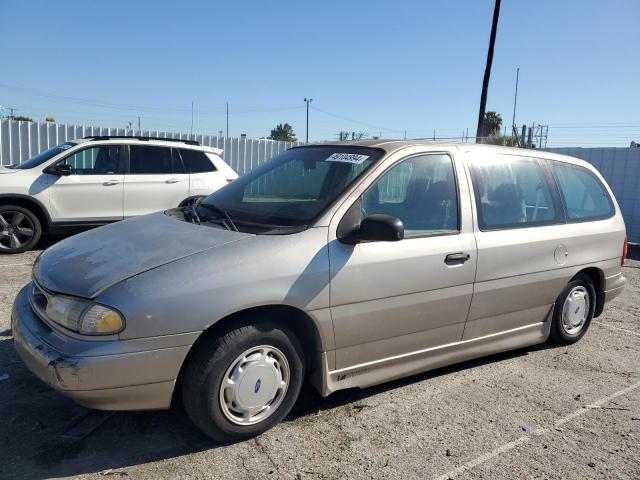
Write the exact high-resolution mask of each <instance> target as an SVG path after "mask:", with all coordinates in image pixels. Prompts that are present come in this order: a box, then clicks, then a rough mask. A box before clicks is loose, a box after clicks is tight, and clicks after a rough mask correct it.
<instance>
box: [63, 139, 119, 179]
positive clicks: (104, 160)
mask: <svg viewBox="0 0 640 480" xmlns="http://www.w3.org/2000/svg"><path fill="white" fill-rule="evenodd" d="M58 165H69V166H70V167H71V174H72V175H113V174H115V173H117V172H118V171H119V168H120V147H119V146H118V145H102V146H96V147H91V148H85V149H83V150H80V151H78V152H76V153H74V154H73V155H69V156H68V157H66V158H65V159H63V160H62V161H61V162H59V163H58Z"/></svg>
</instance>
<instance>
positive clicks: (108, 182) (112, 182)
mask: <svg viewBox="0 0 640 480" xmlns="http://www.w3.org/2000/svg"><path fill="white" fill-rule="evenodd" d="M119 183H120V180H107V181H106V182H104V183H103V185H118V184H119Z"/></svg>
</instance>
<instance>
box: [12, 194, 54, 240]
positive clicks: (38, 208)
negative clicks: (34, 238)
mask: <svg viewBox="0 0 640 480" xmlns="http://www.w3.org/2000/svg"><path fill="white" fill-rule="evenodd" d="M0 205H17V206H19V207H23V208H26V209H28V210H30V211H32V212H33V213H34V215H35V216H36V217H38V220H40V224H41V226H42V230H43V232H44V231H46V230H48V229H49V227H50V226H51V217H50V216H49V212H48V211H47V209H46V207H45V206H44V205H43V204H42V202H40V200H37V199H35V198H33V197H30V196H28V195H19V194H0Z"/></svg>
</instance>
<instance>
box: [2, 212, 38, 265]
mask: <svg viewBox="0 0 640 480" xmlns="http://www.w3.org/2000/svg"><path fill="white" fill-rule="evenodd" d="M41 235H42V226H41V225H40V220H38V217H36V216H35V215H34V214H33V213H32V212H31V211H29V210H27V209H26V208H23V207H19V206H18V205H2V206H0V253H22V252H26V251H27V250H29V249H31V248H33V247H34V246H35V244H36V243H38V240H39V239H40V236H41Z"/></svg>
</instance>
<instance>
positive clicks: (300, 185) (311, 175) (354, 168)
mask: <svg viewBox="0 0 640 480" xmlns="http://www.w3.org/2000/svg"><path fill="white" fill-rule="evenodd" d="M383 154H384V151H383V150H379V149H376V148H367V147H356V146H336V145H333V146H312V147H296V148H292V149H289V150H287V151H286V152H284V153H282V154H280V155H278V156H276V157H274V158H273V159H271V160H269V161H268V162H266V163H264V164H262V165H261V166H259V167H257V168H256V169H254V170H252V171H251V172H249V173H247V174H246V175H243V176H241V177H239V178H238V179H237V180H234V181H233V182H232V183H230V184H229V185H227V186H225V187H224V188H222V189H220V190H218V191H216V192H215V193H213V194H212V195H210V196H209V197H207V198H206V199H205V200H204V201H203V202H202V204H201V206H200V207H198V212H200V211H202V214H203V215H207V211H209V214H210V211H211V209H212V208H215V209H216V210H218V211H222V212H224V213H225V215H228V216H229V217H230V218H231V219H232V220H233V222H234V223H235V224H236V225H237V226H238V228H239V229H240V230H242V224H243V222H246V223H249V224H260V225H263V226H265V227H267V226H271V227H273V228H274V229H277V227H284V228H286V227H298V228H303V227H306V226H308V225H310V224H311V223H312V221H313V220H314V219H315V218H316V217H317V216H318V215H320V213H322V212H323V211H324V210H325V209H326V208H327V207H328V206H329V205H330V204H331V203H333V202H334V201H335V200H336V199H337V198H338V196H340V194H341V193H342V192H344V190H345V189H346V188H347V187H349V186H350V185H351V184H352V183H353V182H354V180H355V179H356V178H358V177H359V176H360V175H362V173H363V172H364V171H366V170H367V169H368V168H370V167H371V166H372V165H373V164H374V163H375V162H376V161H377V160H379V159H380V158H381V157H382V155H383Z"/></svg>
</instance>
